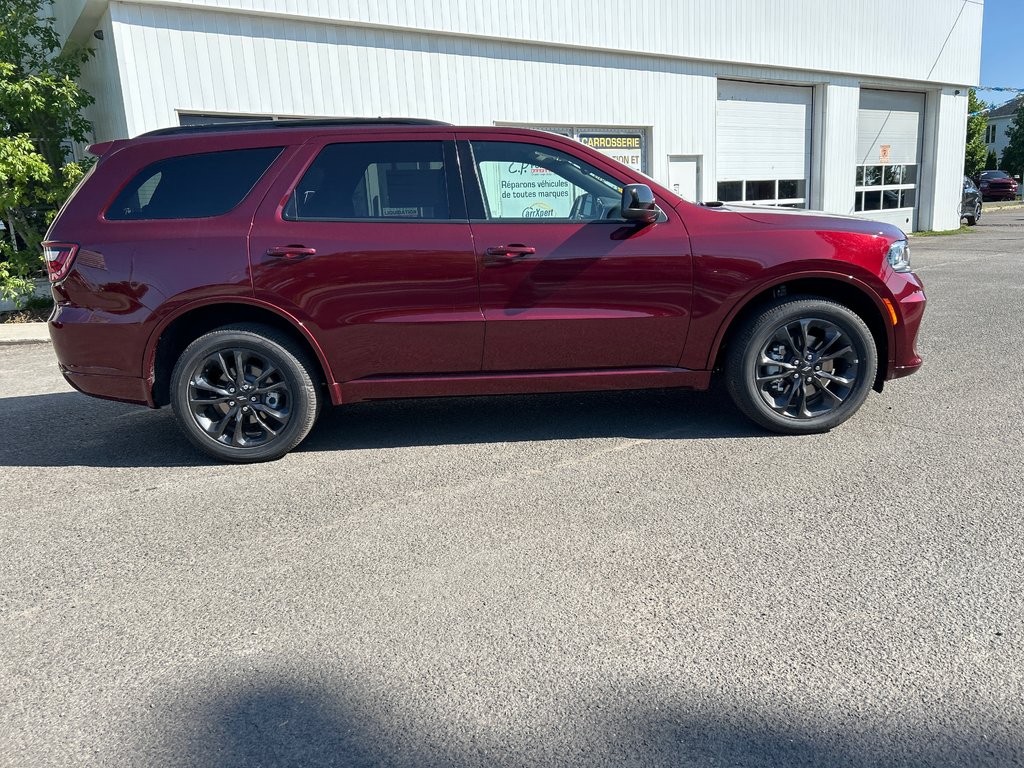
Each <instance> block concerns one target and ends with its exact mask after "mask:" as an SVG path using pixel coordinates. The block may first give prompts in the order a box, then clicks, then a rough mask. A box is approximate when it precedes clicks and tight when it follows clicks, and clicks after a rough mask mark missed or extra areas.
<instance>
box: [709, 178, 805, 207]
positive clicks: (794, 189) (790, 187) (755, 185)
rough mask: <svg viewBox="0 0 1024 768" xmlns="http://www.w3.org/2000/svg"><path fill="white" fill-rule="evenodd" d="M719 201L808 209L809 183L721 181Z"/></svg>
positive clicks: (802, 181) (799, 181)
mask: <svg viewBox="0 0 1024 768" xmlns="http://www.w3.org/2000/svg"><path fill="white" fill-rule="evenodd" d="M718 199H719V200H721V201H722V202H723V203H750V204H752V205H774V206H779V207H782V208H806V207H807V181H806V179H751V180H749V181H747V180H744V181H720V182H718Z"/></svg>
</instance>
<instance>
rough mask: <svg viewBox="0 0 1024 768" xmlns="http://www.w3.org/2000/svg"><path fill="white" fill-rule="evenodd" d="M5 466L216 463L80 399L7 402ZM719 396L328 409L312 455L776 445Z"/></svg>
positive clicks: (154, 415) (549, 398) (527, 398)
mask: <svg viewBox="0 0 1024 768" xmlns="http://www.w3.org/2000/svg"><path fill="white" fill-rule="evenodd" d="M0 424H4V425H6V426H5V428H4V441H3V443H2V444H0V466H95V467H171V466H200V465H208V464H212V463H214V462H213V460H211V459H207V458H206V457H205V456H203V455H201V454H200V453H199V452H198V451H197V450H195V449H194V448H193V447H192V446H191V444H190V443H188V441H187V440H186V439H185V437H184V436H183V435H182V434H181V432H180V431H179V430H178V428H177V425H176V424H175V421H174V417H173V415H172V413H171V411H170V409H168V408H163V409H161V410H157V411H155V410H152V409H149V408H143V407H140V406H133V405H127V404H123V403H114V402H109V401H104V400H97V399H94V398H89V397H86V396H85V395H81V394H79V393H77V392H59V393H53V394H47V395H30V396H24V397H10V398H0ZM767 436H770V435H769V433H767V432H765V431H764V430H761V429H760V428H759V427H757V426H755V425H754V424H752V423H751V422H749V421H747V420H746V419H745V418H744V417H743V416H741V415H740V414H739V413H738V412H737V411H736V409H735V408H734V407H733V405H732V403H731V402H730V401H729V399H728V397H727V396H725V395H724V394H723V393H722V392H720V391H718V390H711V391H708V392H689V391H685V390H636V391H626V392H593V393H577V394H560V395H509V396H503V397H459V398H434V399H420V400H391V401H377V402H369V403H354V404H352V405H346V406H342V407H340V408H330V407H328V408H325V409H324V412H323V414H321V417H320V421H319V423H318V424H317V425H316V426H315V427H314V428H313V431H312V433H311V434H310V435H309V437H308V438H307V439H306V440H305V442H304V443H303V444H302V445H300V446H299V448H298V449H296V450H297V451H298V452H302V451H344V450H351V449H375V448H397V447H412V446H444V445H455V444H479V443H511V442H524V441H544V440H573V439H585V438H608V437H611V438H614V437H622V438H632V439H673V440H682V439H695V438H704V439H714V438H737V437H767Z"/></svg>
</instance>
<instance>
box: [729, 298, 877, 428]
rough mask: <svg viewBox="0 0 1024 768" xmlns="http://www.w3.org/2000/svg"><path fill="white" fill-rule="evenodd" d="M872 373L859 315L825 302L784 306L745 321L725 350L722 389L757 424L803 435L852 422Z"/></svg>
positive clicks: (870, 348) (873, 359) (869, 341)
mask: <svg viewBox="0 0 1024 768" xmlns="http://www.w3.org/2000/svg"><path fill="white" fill-rule="evenodd" d="M877 369H878V353H877V350H876V347H875V341H874V338H873V337H872V336H871V331H870V330H869V329H868V328H867V326H866V325H865V323H864V321H863V320H862V319H861V318H860V317H859V316H858V315H857V314H856V313H854V312H853V311H852V310H850V309H849V308H847V307H845V306H842V305H840V304H836V303H834V302H831V301H827V300H824V299H814V298H795V299H784V300H781V301H778V302H776V303H775V304H773V305H769V306H768V307H767V308H765V309H764V310H763V311H761V312H759V313H758V314H756V315H755V316H753V317H751V318H749V319H748V321H747V322H746V323H745V324H744V325H743V326H742V327H741V328H740V330H739V331H738V333H737V334H736V336H735V337H734V339H733V340H732V341H731V342H730V346H729V349H728V352H727V360H726V385H727V388H728V389H729V393H730V395H731V396H732V398H733V400H734V402H735V403H736V405H737V407H739V409H740V410H741V411H743V413H745V414H746V415H747V416H749V417H750V418H751V419H753V420H754V421H756V422H757V423H758V424H761V425H762V426H764V427H766V428H767V429H770V430H773V431H776V432H782V433H785V434H806V433H812V432H824V431H827V430H829V429H832V428H833V427H835V426H838V425H839V424H841V423H842V422H844V421H846V420H847V419H848V418H850V416H852V415H853V414H854V413H855V412H856V411H857V409H858V408H860V406H861V404H862V403H863V402H864V400H865V398H866V397H867V395H868V392H869V391H870V389H871V385H872V384H873V383H874V378H875V375H876V373H877Z"/></svg>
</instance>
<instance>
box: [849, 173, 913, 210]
mask: <svg viewBox="0 0 1024 768" xmlns="http://www.w3.org/2000/svg"><path fill="white" fill-rule="evenodd" d="M916 202H917V166H916V165H859V166H857V186H856V196H855V202H854V210H855V211H858V212H860V211H882V210H890V209H894V208H913V207H914V205H915V204H916Z"/></svg>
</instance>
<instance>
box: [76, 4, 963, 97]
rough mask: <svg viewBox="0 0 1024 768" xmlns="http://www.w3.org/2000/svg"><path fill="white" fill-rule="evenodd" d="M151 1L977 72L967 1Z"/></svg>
mask: <svg viewBox="0 0 1024 768" xmlns="http://www.w3.org/2000/svg"><path fill="white" fill-rule="evenodd" d="M78 1H79V0H60V2H65V3H74V2H78ZM141 1H142V2H147V1H149V0H141ZM152 2H157V3H160V4H163V5H168V4H170V5H180V6H185V7H194V8H221V9H238V10H245V11H249V12H257V13H263V14H272V15H282V14H283V15H293V16H299V17H306V18H309V19H317V20H325V21H342V22H347V23H356V24H364V25H386V26H392V27H403V28H406V29H417V30H430V31H433V32H436V33H442V34H454V35H470V36H484V37H489V38H493V39H495V40H518V41H527V42H536V43H551V44H556V45H571V46H586V47H593V48H602V49H607V50H611V51H623V52H632V53H648V54H656V55H663V56H677V57H685V58H691V59H703V60H708V61H730V62H736V63H742V62H746V63H752V64H758V65H763V66H772V67H786V68H793V69H806V70H815V71H830V72H841V73H857V74H858V75H863V76H869V77H880V78H904V79H911V80H929V81H932V82H939V83H958V84H971V83H976V82H977V80H978V73H979V67H980V57H979V55H978V51H979V50H980V45H981V23H982V11H983V6H982V4H981V3H980V2H974V0H967V1H965V0H901V2H898V3H893V2H892V1H891V0H857V2H842V3H840V2H834V1H833V2H822V0H687V2H679V1H678V0H647V2H645V4H644V8H643V11H642V13H630V12H629V9H628V6H623V4H622V3H621V2H619V0H590V1H589V2H587V3H586V4H582V3H575V2H574V3H569V2H560V3H552V2H551V1H550V0H488V2H486V3H483V2H479V1H478V0H432V2H429V3H425V2H417V3H413V2H404V1H403V2H396V1H393V2H371V3H368V2H365V0H287V2H281V0H152ZM624 8H625V9H626V10H624ZM851 30H856V34H851ZM872 40H874V41H877V43H876V44H874V45H867V44H865V41H872ZM893 51H896V52H898V53H897V54H892V53H887V52H893Z"/></svg>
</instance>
